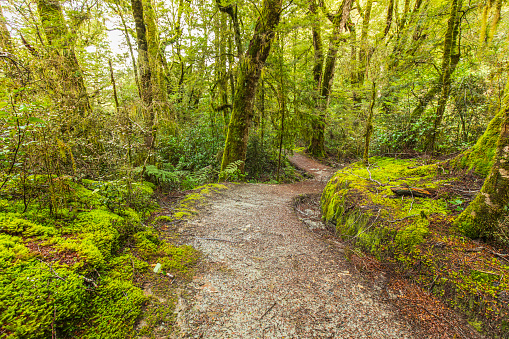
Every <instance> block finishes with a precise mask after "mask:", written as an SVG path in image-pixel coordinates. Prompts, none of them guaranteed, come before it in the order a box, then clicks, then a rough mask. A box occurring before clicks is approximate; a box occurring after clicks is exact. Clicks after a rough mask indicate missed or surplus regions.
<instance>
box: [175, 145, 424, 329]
mask: <svg viewBox="0 0 509 339" xmlns="http://www.w3.org/2000/svg"><path fill="white" fill-rule="evenodd" d="M291 161H292V162H293V163H295V164H296V165H297V166H298V167H300V168H302V169H305V170H306V171H308V172H310V173H312V174H313V175H314V176H315V179H313V180H307V181H303V182H300V183H294V184H288V185H268V184H240V185H231V186H230V187H229V189H227V190H225V191H223V192H222V193H221V194H219V195H217V196H216V197H214V198H213V199H212V201H211V204H210V206H209V208H208V211H206V212H204V213H202V214H201V215H200V216H199V217H198V218H197V219H193V220H191V221H189V222H188V224H187V226H186V229H187V232H188V234H189V233H191V234H192V236H191V237H189V238H188V243H189V244H191V245H193V246H194V247H195V248H197V249H198V250H200V251H202V252H203V254H204V260H203V265H202V266H203V267H202V268H201V269H200V270H198V272H197V274H196V276H195V278H194V280H193V282H192V283H191V284H190V287H191V288H192V290H193V293H191V294H187V295H185V296H184V294H183V296H182V297H181V298H180V299H179V303H178V312H177V317H178V320H177V323H178V325H179V327H180V337H183V338H413V337H414V336H413V335H412V330H411V328H410V327H409V326H408V325H407V324H406V323H405V322H404V321H403V320H398V316H397V313H396V311H395V310H393V309H392V308H391V306H389V305H388V304H385V303H382V302H379V301H377V300H378V299H379V298H377V294H378V293H379V292H377V291H376V290H375V289H374V288H373V286H365V283H364V282H363V280H362V278H361V277H360V276H358V273H356V272H355V270H354V269H353V268H352V266H351V265H350V264H349V263H348V262H346V260H345V259H344V256H343V255H341V254H338V246H337V245H335V246H331V244H328V243H327V242H324V241H323V240H321V239H320V237H319V236H318V235H317V233H314V232H313V231H311V230H310V229H308V228H307V227H306V226H305V224H304V223H302V222H301V221H300V220H299V218H298V217H297V215H296V214H295V212H294V210H293V208H292V199H293V198H294V197H296V196H298V195H300V194H310V193H315V194H316V193H319V192H321V190H322V189H323V187H324V186H325V184H326V182H327V179H328V178H329V177H330V175H331V174H332V170H331V169H329V168H328V167H326V166H324V165H321V164H319V163H317V162H315V161H313V160H311V159H309V158H306V157H304V156H302V155H299V154H296V155H295V156H293V157H292V159H291ZM340 250H341V249H339V251H340Z"/></svg>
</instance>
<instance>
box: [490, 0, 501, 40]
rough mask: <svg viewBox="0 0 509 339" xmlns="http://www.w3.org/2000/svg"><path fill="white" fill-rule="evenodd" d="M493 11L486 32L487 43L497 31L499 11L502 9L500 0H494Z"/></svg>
mask: <svg viewBox="0 0 509 339" xmlns="http://www.w3.org/2000/svg"><path fill="white" fill-rule="evenodd" d="M493 11H494V13H493V19H492V20H491V24H490V31H489V33H488V45H490V44H491V42H492V41H493V37H494V36H495V33H496V32H497V27H498V23H499V22H500V12H501V11H502V0H496V3H495V7H494V9H493Z"/></svg>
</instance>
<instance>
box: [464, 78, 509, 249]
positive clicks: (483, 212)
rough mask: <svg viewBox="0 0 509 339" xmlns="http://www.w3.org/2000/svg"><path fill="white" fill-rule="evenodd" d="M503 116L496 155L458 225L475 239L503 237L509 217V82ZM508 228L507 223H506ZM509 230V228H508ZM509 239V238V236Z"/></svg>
mask: <svg viewBox="0 0 509 339" xmlns="http://www.w3.org/2000/svg"><path fill="white" fill-rule="evenodd" d="M499 115H500V116H501V117H502V122H501V125H500V134H499V137H498V142H497V148H496V149H497V151H496V158H495V163H494V164H493V167H492V168H491V171H490V174H489V175H488V177H487V178H486V180H485V182H484V185H483V187H482V189H481V191H480V193H479V194H478V195H477V196H476V197H475V199H474V201H472V202H471V203H470V205H468V207H467V208H466V209H465V210H464V211H463V212H462V213H461V214H460V216H459V217H458V218H457V219H456V221H455V224H456V225H457V226H458V227H459V229H460V230H461V231H462V232H463V233H464V234H465V235H467V236H469V237H471V238H478V237H487V238H491V239H495V240H501V239H498V237H499V233H500V232H499V229H498V226H499V221H502V220H503V218H505V217H507V215H508V212H507V206H508V205H509V81H508V82H507V84H506V88H505V96H504V102H503V105H502V109H501V111H500V113H499ZM506 227H507V226H506ZM505 231H507V230H505ZM505 241H507V239H505Z"/></svg>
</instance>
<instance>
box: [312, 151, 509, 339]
mask: <svg viewBox="0 0 509 339" xmlns="http://www.w3.org/2000/svg"><path fill="white" fill-rule="evenodd" d="M370 163H371V164H372V165H371V166H370V167H369V171H368V170H367V169H366V167H365V166H363V165H362V164H361V163H355V164H352V165H350V166H348V167H345V168H344V169H342V170H340V171H338V172H337V173H336V174H335V175H334V176H333V177H332V179H331V180H330V181H329V183H328V184H327V186H326V187H325V189H324V191H323V194H322V197H321V204H322V211H323V217H324V219H325V220H326V221H327V225H329V226H330V227H334V230H335V231H336V233H337V235H339V236H340V237H343V238H345V239H347V240H349V241H350V242H352V243H354V244H355V246H356V248H359V249H362V250H364V251H365V252H370V253H371V254H374V255H375V256H376V257H377V258H378V259H380V260H383V261H388V262H391V263H395V264H397V265H396V267H397V270H398V271H403V272H405V273H406V274H409V275H411V276H412V278H413V279H414V280H415V281H417V282H419V283H420V284H421V285H422V286H427V287H429V286H433V288H432V291H433V292H434V293H435V294H436V295H438V296H441V297H443V298H444V299H446V301H447V302H448V303H449V304H450V305H451V306H453V307H456V308H459V309H461V310H462V311H463V312H464V313H465V314H466V315H467V316H468V317H470V318H471V319H482V321H480V322H479V326H478V327H479V328H478V329H479V330H480V329H484V330H487V329H489V330H490V331H492V332H493V333H507V329H508V328H509V326H508V325H507V324H509V321H507V319H509V312H508V311H507V308H506V303H505V301H503V300H501V299H500V295H502V294H501V293H502V292H503V293H507V291H509V282H508V281H507V279H506V278H505V277H506V275H507V276H509V274H507V267H505V266H504V265H502V264H501V262H500V260H499V258H496V257H494V256H491V255H489V254H486V253H484V254H482V255H481V253H477V252H476V254H475V260H472V256H471V255H472V254H471V249H472V248H476V247H478V246H479V244H478V243H473V242H472V241H470V240H469V239H468V238H466V237H464V236H459V235H457V234H455V233H454V232H455V231H456V230H457V228H455V227H451V226H452V222H453V220H454V215H453V214H452V213H451V210H450V209H449V208H450V207H449V203H448V201H446V200H445V199H444V198H442V197H434V198H418V197H414V198H412V197H403V198H402V197H396V196H395V195H394V194H393V193H392V191H391V187H394V186H410V187H419V188H428V189H437V188H440V186H442V185H444V184H448V183H449V181H452V180H454V178H453V177H452V176H451V178H450V179H444V176H443V174H447V172H446V171H447V170H446V168H444V167H446V166H441V165H440V164H431V165H425V166H418V163H417V162H416V161H414V160H395V159H385V158H372V159H370ZM454 198H455V197H454V196H452V195H451V194H449V196H447V199H449V200H452V199H454ZM476 199H477V198H476ZM473 203H474V204H475V201H474V202H473ZM465 211H468V210H465ZM469 215H470V214H469V213H463V214H462V215H461V217H460V218H458V219H457V221H456V224H457V225H460V230H461V231H462V232H463V233H464V234H466V235H476V234H477V235H478V234H479V230H478V228H475V227H472V223H471V222H470V223H469ZM458 220H459V221H461V222H458ZM437 244H438V245H437ZM462 253H463V254H462ZM487 258H488V259H489V260H488V259H487ZM505 295H506V294H505Z"/></svg>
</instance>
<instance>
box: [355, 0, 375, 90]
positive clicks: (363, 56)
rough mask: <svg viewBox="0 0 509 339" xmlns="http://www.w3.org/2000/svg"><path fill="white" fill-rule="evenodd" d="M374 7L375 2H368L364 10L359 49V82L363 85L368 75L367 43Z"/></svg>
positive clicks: (370, 0) (369, 0) (371, 0)
mask: <svg viewBox="0 0 509 339" xmlns="http://www.w3.org/2000/svg"><path fill="white" fill-rule="evenodd" d="M372 6H373V0H368V2H367V3H366V9H365V10H364V19H363V20H362V31H361V41H360V49H359V63H360V65H359V74H358V77H357V78H358V80H359V83H360V84H362V83H363V82H364V76H365V73H366V67H367V65H368V46H367V43H366V40H367V37H368V29H369V21H370V19H371V7H372Z"/></svg>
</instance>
